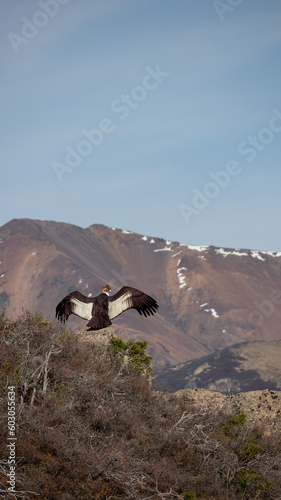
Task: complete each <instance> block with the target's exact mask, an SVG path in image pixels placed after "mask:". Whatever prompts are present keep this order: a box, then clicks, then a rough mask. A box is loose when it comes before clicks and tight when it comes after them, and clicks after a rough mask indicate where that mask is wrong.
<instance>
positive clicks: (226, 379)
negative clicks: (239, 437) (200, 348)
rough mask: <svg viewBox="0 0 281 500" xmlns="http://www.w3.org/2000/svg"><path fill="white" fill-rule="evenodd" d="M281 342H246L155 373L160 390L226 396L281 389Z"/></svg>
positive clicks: (155, 383)
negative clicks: (201, 392)
mask: <svg viewBox="0 0 281 500" xmlns="http://www.w3.org/2000/svg"><path fill="white" fill-rule="evenodd" d="M280 359H281V340H279V341H275V342H246V343H242V344H238V345H236V346H232V347H226V348H225V349H222V350H221V351H217V352H215V353H212V354H209V355H208V356H204V357H202V358H198V359H194V360H190V361H187V362H185V363H182V364H180V365H177V366H173V367H171V368H167V369H166V370H159V371H158V372H156V373H154V377H153V382H154V385H155V386H156V387H159V388H162V389H163V388H165V389H168V390H169V391H171V392H176V391H178V390H181V389H194V388H201V389H207V390H211V391H218V392H220V393H223V394H231V393H238V392H248V391H256V390H263V389H269V390H279V391H280V390H281V364H280Z"/></svg>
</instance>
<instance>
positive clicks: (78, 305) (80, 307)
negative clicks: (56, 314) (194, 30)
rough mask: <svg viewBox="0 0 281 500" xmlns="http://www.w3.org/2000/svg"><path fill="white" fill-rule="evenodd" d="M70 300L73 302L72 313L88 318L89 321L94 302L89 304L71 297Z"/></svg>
mask: <svg viewBox="0 0 281 500" xmlns="http://www.w3.org/2000/svg"><path fill="white" fill-rule="evenodd" d="M70 302H71V304H72V307H71V309H72V313H73V314H75V315H76V316H79V317H80V318H83V319H87V320H88V321H89V320H90V319H92V316H93V315H92V309H93V304H92V303H91V302H90V303H89V304H85V302H81V301H80V300H78V299H76V298H74V297H71V299H70Z"/></svg>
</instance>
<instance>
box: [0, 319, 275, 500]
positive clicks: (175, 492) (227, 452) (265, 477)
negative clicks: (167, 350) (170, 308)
mask: <svg viewBox="0 0 281 500" xmlns="http://www.w3.org/2000/svg"><path fill="white" fill-rule="evenodd" d="M113 344H114V342H113ZM133 344H134V346H133V345H132V343H125V342H123V341H122V339H117V340H115V346H113V349H112V346H111V345H109V346H108V347H105V348H104V355H102V356H101V354H100V346H99V347H98V346H95V345H94V344H88V343H87V344H86V343H82V342H80V341H79V339H78V338H77V336H76V335H75V334H73V333H72V332H68V331H67V330H65V329H64V328H63V327H61V326H60V325H59V324H56V325H54V324H52V323H50V322H48V321H47V320H45V319H44V318H42V316H40V315H31V314H28V313H26V314H24V315H22V316H20V317H19V318H17V319H16V320H15V321H12V320H10V319H9V318H2V320H1V323H0V359H1V365H0V379H1V385H0V391H1V393H0V396H1V398H0V410H1V411H0V415H1V417H0V418H1V425H0V453H1V468H0V494H1V495H2V496H3V498H11V496H8V495H7V484H8V483H7V479H8V477H7V470H8V469H7V446H6V445H7V426H6V424H7V417H6V415H7V390H8V386H9V385H15V388H16V436H17V441H16V460H17V462H16V486H17V490H18V491H19V492H20V493H19V494H18V495H17V497H18V498H22V499H24V498H26V499H31V500H33V499H38V500H40V499H42V500H43V499H44V500H51V499H55V498H61V499H62V500H69V499H81V500H82V499H85V498H87V499H101V500H102V499H103V500H106V499H107V500H109V499H110V498H111V499H115V500H119V499H120V500H123V499H124V500H125V499H129V498H131V499H134V498H136V499H137V498H139V499H143V500H145V499H146V498H153V499H163V500H164V499H168V498H169V499H181V500H195V499H197V498H198V499H199V498H202V499H204V498H205V499H207V498H208V499H212V500H220V499H221V498H228V499H229V500H234V499H237V498H238V497H241V498H244V499H247V498H257V497H258V498H259V499H272V500H273V499H277V498H278V494H279V490H280V486H281V478H280V470H281V461H280V442H279V443H278V441H277V440H273V439H271V440H270V439H267V438H264V437H263V430H262V429H261V430H260V431H259V432H253V430H252V429H251V428H250V427H249V426H248V424H247V419H246V416H242V415H243V414H240V415H235V416H233V415H232V416H225V415H224V413H223V410H212V409H206V408H205V407H202V408H201V407H199V408H198V407H196V406H194V405H193V404H192V403H190V402H188V401H186V400H184V398H183V397H182V396H177V395H173V394H166V393H165V392H161V391H158V392H154V391H153V390H152V389H151V387H150V383H149V378H148V377H144V376H142V373H143V371H144V370H145V369H147V368H148V367H149V365H148V361H147V359H146V357H145V356H146V354H145V347H146V343H141V344H140V345H138V343H133ZM136 347H138V349H137V350H134V349H135V348H136ZM117 353H121V357H120V355H117ZM129 354H131V357H130V358H129V359H130V363H129V369H127V368H126V369H123V368H122V366H123V360H124V355H126V356H127V355H128V356H129ZM133 361H137V362H136V363H134V362H133Z"/></svg>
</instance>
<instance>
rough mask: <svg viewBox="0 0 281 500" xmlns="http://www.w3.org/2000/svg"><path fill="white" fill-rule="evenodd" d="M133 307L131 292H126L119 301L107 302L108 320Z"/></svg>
mask: <svg viewBox="0 0 281 500" xmlns="http://www.w3.org/2000/svg"><path fill="white" fill-rule="evenodd" d="M132 306H133V299H132V294H131V292H126V293H124V295H122V296H121V297H119V299H116V300H114V302H108V316H109V319H114V318H116V316H119V314H121V313H122V312H124V311H126V310H127V309H130V307H132Z"/></svg>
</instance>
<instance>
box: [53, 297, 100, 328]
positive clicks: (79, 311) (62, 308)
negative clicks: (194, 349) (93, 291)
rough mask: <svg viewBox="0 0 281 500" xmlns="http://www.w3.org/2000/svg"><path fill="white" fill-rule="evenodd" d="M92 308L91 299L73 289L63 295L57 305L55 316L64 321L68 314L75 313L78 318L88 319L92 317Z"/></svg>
mask: <svg viewBox="0 0 281 500" xmlns="http://www.w3.org/2000/svg"><path fill="white" fill-rule="evenodd" d="M92 310H93V299H91V298H89V297H86V296H85V295H83V294H82V293H80V292H78V291H75V292H72V293H70V294H69V295H67V296H66V297H64V299H62V300H61V301H60V303H59V304H58V305H57V307H56V318H58V320H60V321H63V322H64V323H65V321H67V320H68V316H70V314H75V315H76V316H79V318H83V319H87V320H90V319H91V318H92Z"/></svg>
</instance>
